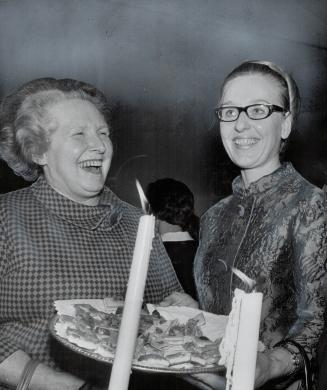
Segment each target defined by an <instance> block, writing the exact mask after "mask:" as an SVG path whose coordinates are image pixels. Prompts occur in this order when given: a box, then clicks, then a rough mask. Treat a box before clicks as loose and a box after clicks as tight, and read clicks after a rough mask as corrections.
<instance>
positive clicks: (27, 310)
mask: <svg viewBox="0 0 327 390" xmlns="http://www.w3.org/2000/svg"><path fill="white" fill-rule="evenodd" d="M140 216H141V211H139V210H138V209H136V208H134V207H133V206H131V205H129V204H127V203H125V202H123V201H121V200H120V199H119V198H117V196H115V195H114V194H113V193H112V192H111V191H110V190H109V189H108V188H105V190H104V191H103V194H102V196H101V200H100V203H99V205H98V206H96V207H90V206H85V205H81V204H78V203H75V202H72V201H70V200H69V199H67V198H65V197H63V196H61V195H60V194H58V193H57V192H56V191H54V190H53V189H52V188H51V187H50V186H49V185H48V184H47V183H46V181H45V179H44V178H43V177H40V178H39V179H38V181H37V182H35V183H34V184H32V185H31V186H30V187H28V188H25V189H22V190H19V191H15V192H11V193H8V194H4V195H1V197H0V335H1V337H0V362H1V361H3V360H4V359H5V358H6V357H8V356H9V355H11V354H12V353H13V352H15V351H16V350H18V349H21V350H23V351H25V352H26V353H28V354H29V355H30V356H31V357H32V358H34V359H38V360H40V361H42V362H44V363H46V364H49V365H50V366H55V363H54V360H53V358H52V356H51V348H50V345H52V344H53V342H54V340H53V339H52V338H51V336H50V335H49V332H48V330H47V329H48V323H49V319H50V318H51V317H52V316H53V315H54V306H53V302H54V300H56V299H74V298H103V297H108V296H120V297H123V296H124V295H125V292H126V287H127V281H128V276H129V269H130V264H131V260H132V256H133V249H134V244H135V238H136V233H137V227H138V221H139V217H140ZM176 290H177V291H181V286H180V284H179V281H178V279H177V277H176V274H175V271H174V269H173V267H172V264H171V262H170V260H169V257H168V255H167V253H166V251H165V249H164V247H163V244H162V242H161V240H160V239H159V238H158V237H156V238H155V239H154V241H153V250H152V252H151V258H150V265H149V270H148V278H147V283H146V289H145V295H144V301H145V302H153V303H157V302H159V301H160V300H162V299H163V298H164V297H165V296H167V295H168V294H170V293H171V292H172V291H176Z"/></svg>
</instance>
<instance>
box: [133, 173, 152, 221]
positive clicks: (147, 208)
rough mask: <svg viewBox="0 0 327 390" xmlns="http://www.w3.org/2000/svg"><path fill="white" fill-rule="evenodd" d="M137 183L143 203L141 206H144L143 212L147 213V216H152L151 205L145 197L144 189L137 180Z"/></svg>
mask: <svg viewBox="0 0 327 390" xmlns="http://www.w3.org/2000/svg"><path fill="white" fill-rule="evenodd" d="M135 182H136V188H137V191H138V193H139V197H140V201H141V205H142V210H143V211H144V212H145V214H150V205H149V202H148V200H147V198H146V196H145V193H144V191H143V188H142V186H141V184H140V182H139V181H138V180H137V179H136V180H135Z"/></svg>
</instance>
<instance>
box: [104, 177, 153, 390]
mask: <svg viewBox="0 0 327 390" xmlns="http://www.w3.org/2000/svg"><path fill="white" fill-rule="evenodd" d="M136 185H137V187H138V190H139V193H140V197H141V201H142V206H143V209H144V210H146V199H145V196H144V193H143V191H142V188H141V186H140V185H139V183H138V181H137V182H136ZM154 225H155V218H154V216H152V215H143V216H141V218H140V221H139V226H138V231H137V236H136V242H135V247H134V254H133V260H132V265H131V270H130V273H129V279H128V285H127V292H126V296H125V303H124V309H123V315H122V320H121V325H120V329H119V336H118V342H117V348H116V353H115V359H114V363H113V366H112V370H111V377H110V383H109V388H108V389H109V390H126V389H127V388H128V383H129V377H130V374H131V366H132V360H133V356H134V350H135V344H136V339H137V331H138V327H139V321H140V314H141V308H142V302H143V294H144V288H145V282H146V276H147V271H148V266H149V258H150V252H151V249H152V239H153V237H154Z"/></svg>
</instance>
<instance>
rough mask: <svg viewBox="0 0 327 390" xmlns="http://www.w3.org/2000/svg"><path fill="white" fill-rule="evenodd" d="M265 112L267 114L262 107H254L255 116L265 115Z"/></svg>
mask: <svg viewBox="0 0 327 390" xmlns="http://www.w3.org/2000/svg"><path fill="white" fill-rule="evenodd" d="M264 112H265V110H264V109H263V108H262V107H252V113H253V114H257V115H260V114H263V113H264Z"/></svg>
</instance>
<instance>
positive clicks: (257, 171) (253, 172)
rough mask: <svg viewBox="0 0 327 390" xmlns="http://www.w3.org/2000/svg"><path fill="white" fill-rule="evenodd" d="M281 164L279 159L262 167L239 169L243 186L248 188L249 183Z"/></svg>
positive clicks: (269, 172) (274, 169)
mask: <svg viewBox="0 0 327 390" xmlns="http://www.w3.org/2000/svg"><path fill="white" fill-rule="evenodd" d="M280 166H281V162H280V160H276V161H272V162H271V163H270V164H266V165H265V166H264V167H256V168H247V169H242V170H241V175H242V179H243V183H244V186H245V188H248V187H249V186H250V185H251V183H254V182H255V181H257V180H259V179H261V178H262V177H263V176H267V175H270V174H271V173H273V172H275V171H276V169H278V168H279V167H280Z"/></svg>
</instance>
